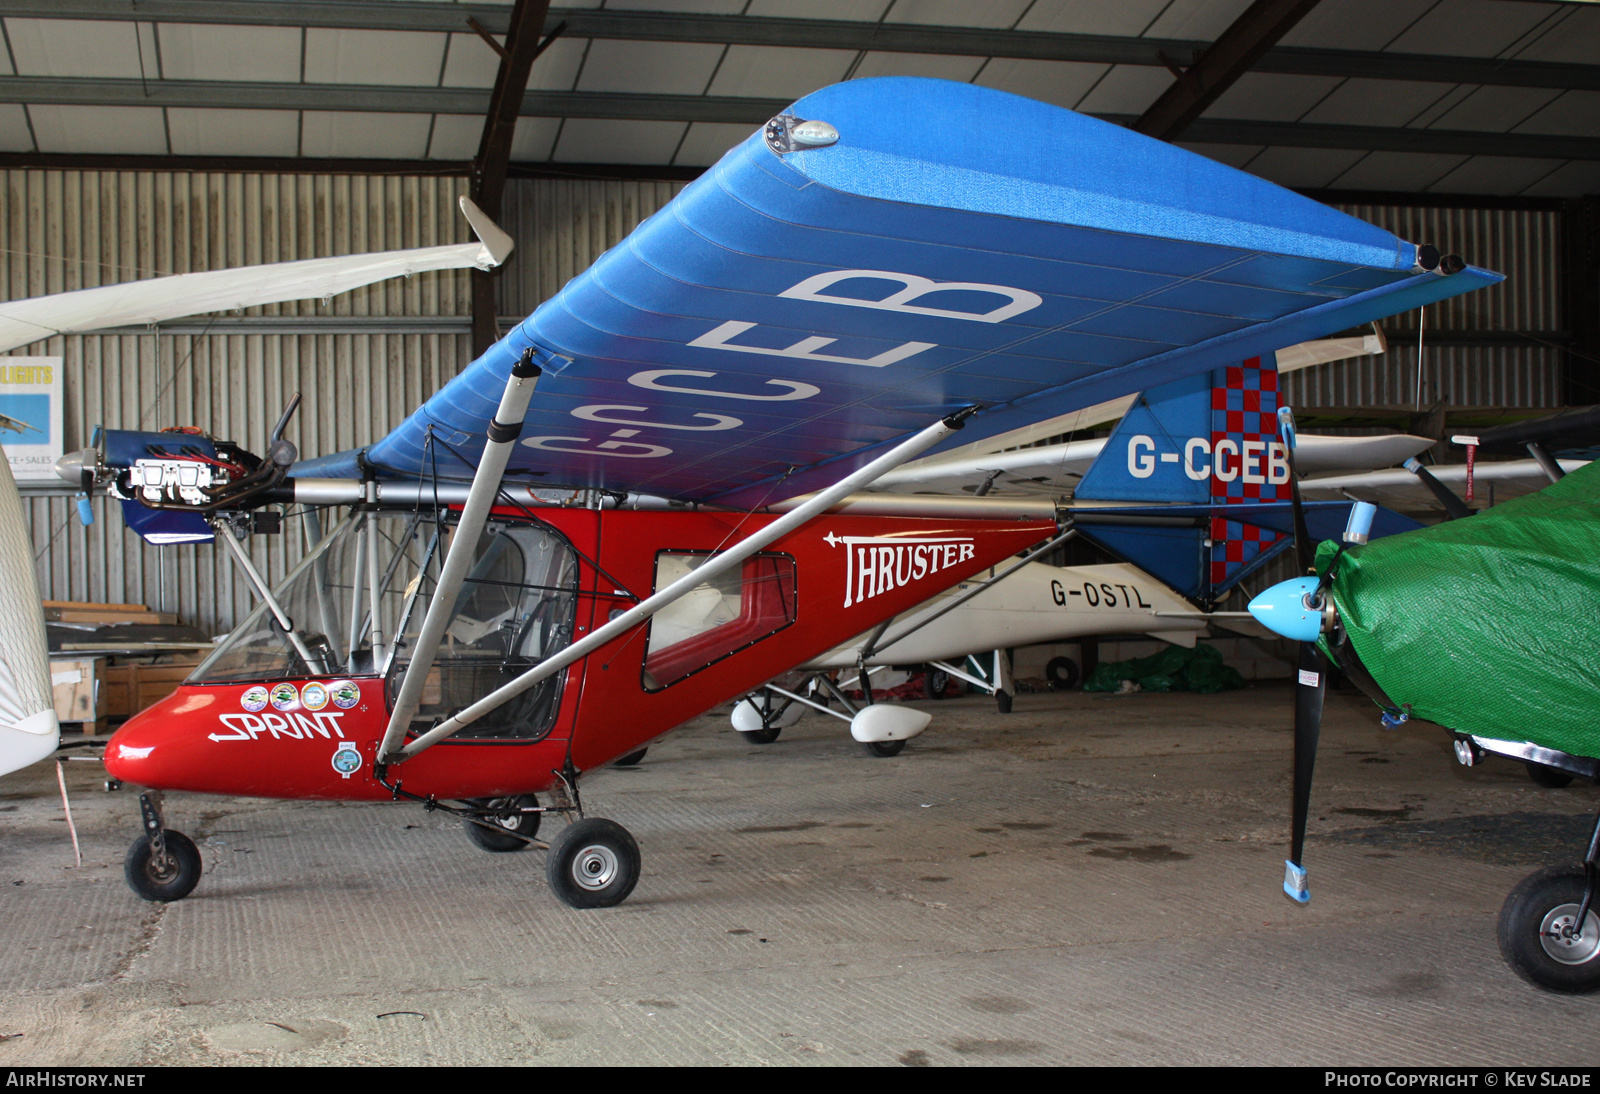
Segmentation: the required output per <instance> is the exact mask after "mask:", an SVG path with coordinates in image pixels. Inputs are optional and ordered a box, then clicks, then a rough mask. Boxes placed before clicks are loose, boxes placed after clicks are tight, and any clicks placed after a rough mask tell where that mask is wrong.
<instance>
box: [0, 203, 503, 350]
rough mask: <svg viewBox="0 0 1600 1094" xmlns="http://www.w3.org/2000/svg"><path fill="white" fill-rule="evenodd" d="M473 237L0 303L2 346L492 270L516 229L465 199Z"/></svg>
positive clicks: (209, 272) (127, 283)
mask: <svg viewBox="0 0 1600 1094" xmlns="http://www.w3.org/2000/svg"><path fill="white" fill-rule="evenodd" d="M460 203H461V211H462V213H463V214H465V216H466V218H467V221H468V223H470V224H471V225H472V230H473V231H474V232H475V233H476V234H477V236H478V241H477V242H476V243H452V244H446V245H445V246H442V247H413V248H411V249H409V250H402V251H377V252H373V253H370V254H354V255H338V256H335V257H332V258H308V259H304V260H302V261H299V262H278V263H273V264H270V265H265V266H240V267H237V268H235V269H231V270H208V271H205V272H202V273H187V274H174V275H173V276H171V277H152V278H148V279H146V280H143V281H126V282H122V283H121V284H117V285H104V286H101V287H100V288H96V289H78V290H77V291H75V292H64V293H56V294H54V295H53V296H35V297H30V298H29V299H27V300H13V301H10V302H9V303H6V304H0V350H11V349H16V348H17V347H18V346H25V345H27V344H28V343H30V342H37V341H39V340H40V339H41V338H48V337H50V336H51V335H55V334H72V333H75V332H80V331H86V330H99V329H103V328H105V327H122V326H133V325H143V324H150V323H159V322H161V321H163V320H166V319H178V318H181V317H183V316H186V315H201V314H204V313H206V312H218V311H232V310H235V309H238V308H250V307H255V306H257V305H260V304H276V303H279V302H282V301H285V300H311V299H324V298H327V297H329V296H336V295H337V294H339V293H342V292H348V291H349V290H351V289H357V288H360V287H361V286H363V285H370V284H372V283H373V282H375V281H383V280H385V279H387V278H391V277H401V276H405V277H409V276H411V275H412V274H417V273H427V272H429V271H431V270H459V269H466V268H468V267H471V268H473V269H479V270H489V269H493V268H494V267H496V266H498V265H500V263H502V262H504V261H505V260H506V256H508V255H509V254H510V253H511V237H510V236H508V235H506V233H505V232H503V231H501V230H500V228H499V227H498V226H497V225H495V223H494V222H493V221H491V220H490V219H489V218H488V217H486V216H485V215H484V214H483V211H482V210H480V209H479V208H478V207H477V206H476V205H474V204H472V202H471V201H469V200H467V199H466V198H465V197H463V198H461V199H460Z"/></svg>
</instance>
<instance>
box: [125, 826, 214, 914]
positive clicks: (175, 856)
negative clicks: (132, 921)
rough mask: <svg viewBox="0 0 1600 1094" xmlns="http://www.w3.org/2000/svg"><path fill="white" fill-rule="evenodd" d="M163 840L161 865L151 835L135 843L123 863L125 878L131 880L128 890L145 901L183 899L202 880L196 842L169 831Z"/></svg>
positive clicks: (141, 837) (198, 849) (179, 833)
mask: <svg viewBox="0 0 1600 1094" xmlns="http://www.w3.org/2000/svg"><path fill="white" fill-rule="evenodd" d="M162 838H163V842H165V843H166V849H167V853H166V857H165V858H164V859H163V860H162V861H159V862H158V861H157V860H156V856H155V852H154V849H153V848H152V847H151V846H150V837H149V836H140V837H139V838H138V839H136V840H134V841H133V846H132V847H130V848H128V857H127V858H126V859H124V860H123V862H122V876H123V877H125V878H127V879H128V888H130V889H132V890H133V891H134V892H136V893H138V894H139V895H140V896H141V897H143V898H144V899H145V900H161V901H172V900H182V899H183V898H184V897H186V896H188V895H189V894H190V893H191V892H193V891H194V887H195V885H197V884H198V883H199V881H200V871H201V862H200V848H198V847H196V846H195V845H194V840H192V839H190V838H189V837H188V836H186V835H184V834H183V833H182V832H174V831H173V830H172V829H170V828H168V829H167V830H166V831H165V832H163V833H162Z"/></svg>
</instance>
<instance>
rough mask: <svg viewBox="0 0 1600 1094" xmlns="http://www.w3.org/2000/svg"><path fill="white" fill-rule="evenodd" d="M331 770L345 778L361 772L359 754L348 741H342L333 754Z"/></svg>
mask: <svg viewBox="0 0 1600 1094" xmlns="http://www.w3.org/2000/svg"><path fill="white" fill-rule="evenodd" d="M333 769H334V770H335V771H337V772H338V773H339V774H340V775H342V776H344V777H345V778H347V779H348V778H349V777H350V776H351V775H354V774H355V773H356V772H357V771H359V770H361V753H360V752H358V751H357V750H356V746H355V745H354V744H353V743H351V742H350V741H343V742H341V743H340V745H339V747H338V748H336V749H334V752H333Z"/></svg>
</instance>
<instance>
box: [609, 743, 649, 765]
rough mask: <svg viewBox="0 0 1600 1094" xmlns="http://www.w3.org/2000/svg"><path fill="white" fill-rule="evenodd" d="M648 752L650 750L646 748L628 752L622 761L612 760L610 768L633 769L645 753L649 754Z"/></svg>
mask: <svg viewBox="0 0 1600 1094" xmlns="http://www.w3.org/2000/svg"><path fill="white" fill-rule="evenodd" d="M649 751H650V749H649V748H648V747H645V748H641V749H640V750H639V751H637V752H630V753H628V754H627V755H626V756H624V757H622V759H620V760H613V761H612V763H611V766H612V767H635V766H637V765H638V763H639V761H640V760H642V759H644V754H645V753H646V752H649Z"/></svg>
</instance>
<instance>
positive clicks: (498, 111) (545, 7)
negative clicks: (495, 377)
mask: <svg viewBox="0 0 1600 1094" xmlns="http://www.w3.org/2000/svg"><path fill="white" fill-rule="evenodd" d="M549 10H550V0H517V3H516V7H515V8H513V9H512V12H511V20H510V26H511V29H510V31H509V32H508V33H507V34H506V44H505V47H504V48H503V49H502V48H501V47H499V46H498V45H495V41H494V38H493V37H490V36H489V35H488V34H487V33H485V35H484V37H485V38H487V39H488V41H489V44H490V45H494V46H495V48H496V49H497V50H499V53H500V67H499V68H498V69H497V70H496V72H495V77H494V90H493V91H492V92H491V93H490V95H489V109H488V112H487V116H486V117H485V118H484V121H483V136H482V137H481V138H480V140H479V141H478V154H477V156H476V157H475V158H474V159H473V161H472V193H473V198H474V200H476V201H477V203H478V207H479V208H480V209H482V210H483V211H484V213H486V214H488V216H489V218H490V219H491V220H499V219H500V198H501V196H502V195H503V194H504V193H505V188H506V168H507V167H508V166H510V163H511V140H512V138H513V137H514V136H515V135H516V131H517V117H518V115H519V113H520V111H521V104H522V100H523V98H524V97H525V96H526V95H527V93H528V77H529V76H530V75H531V74H532V72H533V62H534V61H535V60H537V59H538V57H539V54H540V53H543V52H544V50H545V49H546V48H547V47H548V46H549V45H550V43H551V42H552V41H554V40H555V37H556V35H557V34H559V33H560V30H561V28H560V27H559V26H557V28H556V30H555V31H553V32H552V33H551V34H550V37H548V38H546V39H544V41H542V42H541V41H540V40H539V39H540V35H541V34H543V33H544V21H545V15H546V14H547V13H548V12H549ZM474 29H475V30H476V29H478V28H477V26H474ZM498 273H499V270H495V271H493V272H491V271H489V270H473V271H472V354H473V356H474V357H477V356H480V355H481V354H483V353H484V352H486V351H487V350H488V349H489V347H490V346H492V345H494V344H495V343H496V342H498V341H499V340H500V325H499V322H498V321H497V320H496V318H495V299H494V297H495V292H494V285H495V282H494V278H495V275H496V274H498Z"/></svg>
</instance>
